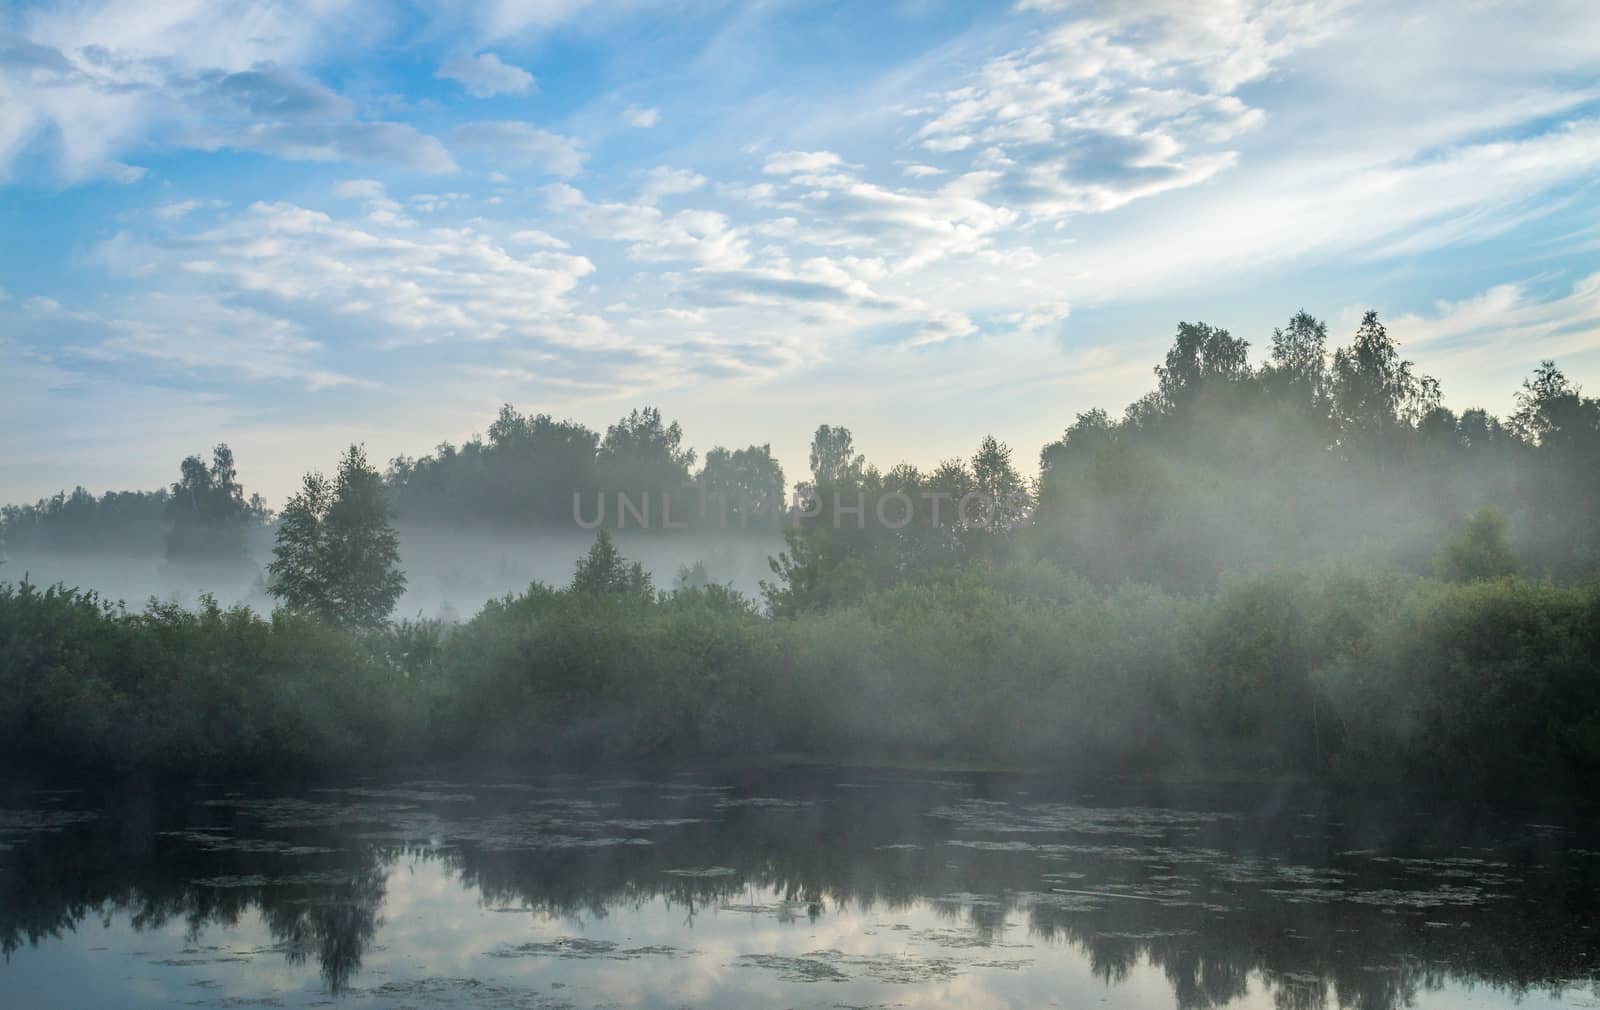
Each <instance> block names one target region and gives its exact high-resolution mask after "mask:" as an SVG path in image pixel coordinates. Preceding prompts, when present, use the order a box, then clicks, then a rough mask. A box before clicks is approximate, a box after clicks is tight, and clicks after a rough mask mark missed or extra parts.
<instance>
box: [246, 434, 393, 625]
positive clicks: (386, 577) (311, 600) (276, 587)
mask: <svg viewBox="0 0 1600 1010" xmlns="http://www.w3.org/2000/svg"><path fill="white" fill-rule="evenodd" d="M272 553H273V560H272V563H271V564H269V565H268V566H267V572H268V574H269V576H270V577H271V585H270V587H269V591H270V592H271V593H272V594H273V595H274V596H276V597H277V598H278V599H280V600H282V601H283V602H284V604H285V605H286V606H288V607H291V608H293V609H296V610H306V611H310V612H312V613H315V614H318V615H320V616H321V617H323V618H324V619H325V620H329V621H334V622H337V623H340V624H348V625H355V626H371V625H377V624H382V623H383V622H384V621H385V620H387V619H388V616H389V614H390V612H391V611H393V610H394V605H395V602H396V601H398V600H399V598H400V595H401V594H402V593H403V592H405V586H406V577H405V573H404V572H402V571H401V570H400V566H399V562H400V537H399V535H398V534H396V533H395V531H394V527H393V526H391V525H390V524H389V506H388V501H387V497H386V495H385V491H384V486H383V478H382V477H381V476H380V475H379V474H378V472H377V470H375V469H373V468H372V466H371V465H369V464H368V462H367V456H366V453H365V452H364V451H363V450H362V449H361V447H360V446H356V445H352V446H351V447H350V448H349V450H348V451H347V452H346V453H345V455H344V457H343V458H342V459H341V460H340V461H339V472H338V474H337V475H336V476H335V478H334V480H333V482H332V483H331V484H330V483H329V481H328V479H327V478H326V477H324V476H323V475H322V474H320V473H309V474H307V475H306V477H305V481H304V483H303V485H302V487H301V490H300V493H299V494H297V495H295V496H294V497H293V498H291V499H290V500H289V504H288V505H287V506H286V507H285V508H284V510H283V515H282V516H281V517H280V520H279V523H278V536H277V544H276V546H275V547H274V548H273V552H272Z"/></svg>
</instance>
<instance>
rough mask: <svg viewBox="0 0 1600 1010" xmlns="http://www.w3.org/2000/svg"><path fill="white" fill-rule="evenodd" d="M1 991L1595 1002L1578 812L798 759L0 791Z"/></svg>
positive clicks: (126, 999) (595, 1000)
mask: <svg viewBox="0 0 1600 1010" xmlns="http://www.w3.org/2000/svg"><path fill="white" fill-rule="evenodd" d="M0 807H3V809H0V946H3V949H4V951H5V953H6V959H5V962H4V964H3V966H0V1006H5V1007H19V1008H21V1007H28V1008H47V1007H71V1008H74V1010H76V1008H82V1007H168V1006H195V1007H256V1006H270V1007H311V1006H338V1007H347V1008H349V1010H366V1008H401V1007H408V1008H435V1007H482V1008H490V1007H493V1008H512V1007H516V1008H547V1010H556V1008H588V1007H653V1008H674V1010H675V1008H683V1007H707V1008H711V1007H722V1008H730V1010H732V1008H741V1010H742V1008H750V1007H824V1008H845V1007H900V1008H918V1007H971V1008H989V1007H1049V1006H1059V1007H1082V1006H1096V1007H1107V1008H1115V1007H1167V1006H1177V1007H1185V1008H1188V1007H1195V1008H1200V1007H1222V1006H1227V1007H1275V1008H1314V1007H1338V1006H1351V1007H1360V1008H1363V1010H1387V1008H1396V1007H1404V1006H1409V1007H1422V1008H1426V1007H1468V1006H1472V1007H1494V1006H1512V1005H1517V1006H1521V1007H1530V1008H1531V1007H1547V1006H1565V1007H1600V983H1597V981H1596V975H1597V969H1596V966H1595V964H1594V962H1595V961H1596V959H1600V942H1597V939H1600V937H1597V931H1600V925H1597V923H1600V916H1597V915H1596V910H1597V908H1600V844H1597V842H1596V840H1595V837H1594V836H1593V835H1592V834H1591V833H1589V832H1588V831H1586V830H1584V829H1582V828H1575V827H1573V826H1572V825H1570V824H1556V823H1529V822H1528V821H1527V819H1526V818H1509V819H1507V818H1498V817H1495V816H1492V815H1490V814H1488V813H1483V812H1478V813H1466V814H1463V813H1457V814H1454V815H1451V816H1444V815H1441V814H1439V813H1437V812H1433V811H1426V810H1424V809H1422V808H1421V807H1419V806H1417V805H1409V806H1400V807H1393V808H1389V809H1362V808H1360V807H1352V805H1351V804H1348V803H1345V804H1342V805H1341V804H1335V803H1330V802H1328V801H1325V800H1323V799H1320V798H1318V797H1316V796H1311V795H1294V794H1290V793H1286V792H1282V791H1277V792H1275V791H1271V790H1255V791H1253V792H1252V793H1250V794H1242V795H1241V794H1238V793H1229V792H1224V791H1217V790H1199V789H1192V788H1191V789H1167V790H1160V791H1155V792H1152V791H1151V790H1150V789H1148V788H1146V789H1143V790H1138V789H1133V788H1122V789H1111V788H1101V789H1098V790H1088V791H1086V790H1081V789H1079V790H1067V789H1064V788H1058V787H1054V786H1052V784H1051V783H1050V782H1049V781H1048V780H1045V779H1040V778H1023V777H1010V776H995V775H966V774H944V773H939V774H927V773H920V774H919V773H913V772H894V773H890V772H868V771H841V770H836V769H835V770H824V769H807V770H803V771H793V770H790V771H770V770H769V771H742V772H727V771H718V772H705V771H701V772H696V773H681V774H674V773H667V772H663V773H661V774H660V775H659V776H657V777H654V778H636V779H626V780H623V779H598V778H578V777H563V778H544V779H529V780H524V781H500V782H491V783H483V782H478V783H459V782H449V783H445V782H409V783H404V784H378V783H374V782H364V783H358V784H352V785H351V786H349V787H347V788H338V789H318V790H304V791H299V792H295V793H293V794H290V795H284V794H282V793H280V792H270V791H259V790H254V791H250V790H247V791H228V790H225V789H223V788H220V787H219V788H212V789H202V790H195V791H191V792H189V793H186V794H184V795H181V796H177V795H170V794H155V795H134V796H126V795H124V796H116V797H109V798H107V797H91V796H88V795H86V794H81V793H70V792H67V793H61V792H57V793H40V792H23V791H20V790H12V791H11V792H10V793H4V794H0Z"/></svg>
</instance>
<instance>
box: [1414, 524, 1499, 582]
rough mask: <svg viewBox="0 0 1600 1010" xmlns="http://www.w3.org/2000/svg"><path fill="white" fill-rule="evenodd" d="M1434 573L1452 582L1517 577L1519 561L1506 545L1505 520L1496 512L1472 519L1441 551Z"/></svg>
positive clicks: (1435, 562)
mask: <svg viewBox="0 0 1600 1010" xmlns="http://www.w3.org/2000/svg"><path fill="white" fill-rule="evenodd" d="M1434 569H1435V570H1436V571H1437V572H1438V574H1439V577H1440V578H1441V579H1444V580H1446V581H1448V582H1472V581H1474V580H1477V579H1497V578H1500V577H1501V576H1505V575H1510V574H1512V573H1514V572H1515V571H1516V570H1517V558H1516V555H1515V554H1513V553H1512V552H1511V548H1510V546H1508V545H1507V543H1506V519H1505V516H1503V515H1501V514H1500V513H1499V512H1497V511H1496V510H1494V509H1492V508H1486V509H1480V510H1478V511H1477V512H1474V513H1473V514H1472V515H1470V516H1468V517H1467V519H1466V522H1464V523H1463V524H1462V525H1461V528H1460V529H1459V530H1457V531H1456V532H1455V533H1454V534H1453V535H1452V536H1450V537H1449V538H1448V539H1447V540H1445V542H1444V546H1442V547H1441V548H1439V554H1438V557H1437V558H1435V560H1434Z"/></svg>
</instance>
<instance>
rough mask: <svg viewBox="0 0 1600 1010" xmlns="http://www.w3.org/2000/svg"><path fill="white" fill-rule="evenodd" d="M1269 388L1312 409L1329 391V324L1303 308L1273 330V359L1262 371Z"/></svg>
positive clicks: (1316, 406)
mask: <svg viewBox="0 0 1600 1010" xmlns="http://www.w3.org/2000/svg"><path fill="white" fill-rule="evenodd" d="M1261 378H1262V381H1263V382H1264V383H1265V385H1266V386H1267V388H1268V389H1269V390H1271V391H1272V392H1274V393H1278V394H1280V395H1282V396H1283V397H1284V398H1286V399H1289V400H1293V401H1296V402H1299V403H1303V404H1305V405H1306V406H1308V407H1311V408H1313V409H1316V408H1320V407H1322V406H1323V405H1324V402H1325V400H1326V398H1327V392H1328V324H1327V323H1325V322H1323V321H1322V320H1320V319H1317V318H1316V317H1314V316H1312V315H1311V313H1309V312H1306V311H1305V310H1304V309H1302V310H1300V311H1299V312H1296V313H1295V314H1294V316H1293V317H1292V318H1290V320H1289V325H1288V326H1287V327H1285V328H1283V329H1275V330H1273V331H1272V357H1271V360H1270V361H1269V362H1268V364H1267V366H1266V367H1265V368H1264V369H1262V372H1261Z"/></svg>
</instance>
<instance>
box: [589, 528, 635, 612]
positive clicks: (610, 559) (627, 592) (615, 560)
mask: <svg viewBox="0 0 1600 1010" xmlns="http://www.w3.org/2000/svg"><path fill="white" fill-rule="evenodd" d="M571 590H572V592H574V593H577V594H579V595H582V596H617V597H626V598H632V599H636V600H640V601H645V602H648V601H649V600H652V599H654V598H655V588H654V587H653V586H652V585H651V582H650V575H649V574H648V573H647V572H646V571H645V570H644V566H643V565H641V564H640V563H639V562H637V561H635V562H632V563H631V564H630V563H629V562H628V560H627V559H626V558H624V557H623V556H622V552H621V551H619V550H617V545H616V543H615V542H614V541H613V540H612V539H611V534H609V533H607V532H606V531H605V530H601V531H600V534H599V535H598V536H596V537H595V540H594V544H593V545H592V546H590V548H589V552H588V553H587V554H585V555H584V556H583V557H581V558H579V559H578V565H577V568H576V570H575V571H574V572H573V573H572V586H571Z"/></svg>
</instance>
